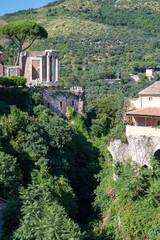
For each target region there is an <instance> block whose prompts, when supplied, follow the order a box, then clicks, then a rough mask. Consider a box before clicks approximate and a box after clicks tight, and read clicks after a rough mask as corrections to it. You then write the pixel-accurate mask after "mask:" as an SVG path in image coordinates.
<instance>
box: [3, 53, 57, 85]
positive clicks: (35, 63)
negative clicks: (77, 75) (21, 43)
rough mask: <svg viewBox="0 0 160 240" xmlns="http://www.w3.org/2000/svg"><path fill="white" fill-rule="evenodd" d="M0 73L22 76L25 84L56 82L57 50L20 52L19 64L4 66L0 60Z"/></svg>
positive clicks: (49, 83)
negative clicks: (25, 81)
mask: <svg viewBox="0 0 160 240" xmlns="http://www.w3.org/2000/svg"><path fill="white" fill-rule="evenodd" d="M1 54H2V53H0V58H1ZM0 75H2V76H24V77H26V78H27V85H36V86H37V85H46V86H49V85H51V84H52V83H57V82H58V78H59V52H58V51H55V50H45V51H33V52H31V51H30V52H24V53H23V52H22V53H21V55H20V64H19V66H4V65H1V60H0Z"/></svg>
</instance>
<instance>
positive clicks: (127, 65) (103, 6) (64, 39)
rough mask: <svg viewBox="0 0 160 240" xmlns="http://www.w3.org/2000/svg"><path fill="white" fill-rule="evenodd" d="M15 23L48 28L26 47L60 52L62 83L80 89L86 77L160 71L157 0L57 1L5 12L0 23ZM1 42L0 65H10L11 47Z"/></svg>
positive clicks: (159, 18) (12, 48)
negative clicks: (151, 69) (21, 21)
mask: <svg viewBox="0 0 160 240" xmlns="http://www.w3.org/2000/svg"><path fill="white" fill-rule="evenodd" d="M19 19H32V20H34V21H36V22H37V23H39V24H41V25H42V26H43V27H45V28H46V29H47V30H48V33H49V37H48V39H47V40H45V41H37V42H35V44H34V45H33V46H32V47H31V49H32V50H44V49H49V48H52V49H57V50H59V51H60V78H61V79H62V80H64V81H65V82H66V83H70V84H71V83H73V82H74V83H77V84H82V85H83V82H84V79H85V78H90V79H92V78H95V79H104V78H116V77H117V76H118V75H119V73H120V74H122V73H137V72H143V71H144V70H145V69H146V68H147V67H154V68H155V67H157V68H158V67H159V62H160V54H159V53H160V40H159V39H160V30H159V26H160V1H159V0H158V1H155V0H152V1H146V0H139V1H138V0H117V1H115V0H92V1H91V0H74V1H73V0H59V1H54V2H52V3H49V4H48V5H46V6H44V7H42V8H39V9H29V10H23V11H19V12H15V13H12V14H5V15H4V16H2V17H0V24H4V23H6V22H10V21H14V20H19ZM0 43H1V48H0V50H1V51H3V52H4V56H3V62H4V63H8V64H13V63H14V59H15V49H14V46H13V45H12V43H10V42H8V45H7V46H6V42H4V41H3V42H2V41H1V42H0Z"/></svg>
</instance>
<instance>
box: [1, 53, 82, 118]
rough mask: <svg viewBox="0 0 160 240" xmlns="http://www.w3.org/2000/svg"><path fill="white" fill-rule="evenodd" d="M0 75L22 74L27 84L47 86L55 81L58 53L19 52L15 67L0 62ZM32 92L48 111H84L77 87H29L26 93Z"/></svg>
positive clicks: (56, 79) (55, 82) (62, 113)
mask: <svg viewBox="0 0 160 240" xmlns="http://www.w3.org/2000/svg"><path fill="white" fill-rule="evenodd" d="M1 55H2V52H0V76H8V77H10V76H24V77H25V78H27V85H28V86H50V85H51V84H55V85H58V83H59V52H58V51H56V50H45V51H34V52H33V51H31V52H24V53H23V52H22V53H21V55H20V61H19V62H20V64H19V66H6V65H2V64H1ZM34 92H39V93H40V94H41V95H42V100H43V104H44V106H45V107H46V108H48V109H49V110H50V111H51V112H54V113H56V114H57V115H59V116H61V117H62V116H64V115H65V113H66V112H67V109H68V107H69V106H70V107H72V108H74V109H75V110H76V111H78V112H80V113H84V93H83V90H82V88H81V87H71V88H69V87H65V88H55V89H54V88H46V89H42V90H40V89H37V88H30V96H32V94H33V93H34Z"/></svg>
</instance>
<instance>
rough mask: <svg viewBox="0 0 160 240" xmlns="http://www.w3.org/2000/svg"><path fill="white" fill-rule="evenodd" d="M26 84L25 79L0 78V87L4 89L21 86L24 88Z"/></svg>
mask: <svg viewBox="0 0 160 240" xmlns="http://www.w3.org/2000/svg"><path fill="white" fill-rule="evenodd" d="M26 82H27V79H26V78H24V77H15V76H13V77H3V76H0V85H2V86H4V87H10V86H12V87H14V86H17V87H18V86H22V87H24V86H25V84H26Z"/></svg>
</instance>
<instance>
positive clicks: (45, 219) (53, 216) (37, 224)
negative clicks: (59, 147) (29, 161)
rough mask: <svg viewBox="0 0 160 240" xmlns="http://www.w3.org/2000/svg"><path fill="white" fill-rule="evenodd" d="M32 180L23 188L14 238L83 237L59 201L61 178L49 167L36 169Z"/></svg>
mask: <svg viewBox="0 0 160 240" xmlns="http://www.w3.org/2000/svg"><path fill="white" fill-rule="evenodd" d="M32 181H33V182H32V184H30V185H29V186H28V188H27V189H21V198H22V203H23V206H22V215H23V217H22V220H21V223H20V227H19V229H18V230H17V231H16V232H15V239H33V238H36V239H57V240H58V239H66V240H67V239H77V240H78V239H82V235H81V233H80V229H79V228H78V225H77V224H75V223H74V222H73V221H72V220H71V219H69V218H68V217H67V215H66V213H65V210H64V208H63V207H62V206H61V205H60V204H58V202H57V201H56V195H55V193H54V191H55V187H56V188H57V187H58V186H57V184H58V182H57V183H56V182H55V181H54V180H53V179H52V178H51V177H49V176H48V173H47V170H46V168H45V167H42V168H41V170H40V172H39V173H38V172H37V171H34V172H33V175H32ZM55 184H56V185H55Z"/></svg>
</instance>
